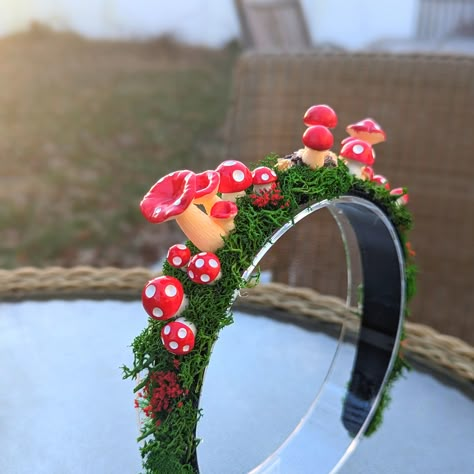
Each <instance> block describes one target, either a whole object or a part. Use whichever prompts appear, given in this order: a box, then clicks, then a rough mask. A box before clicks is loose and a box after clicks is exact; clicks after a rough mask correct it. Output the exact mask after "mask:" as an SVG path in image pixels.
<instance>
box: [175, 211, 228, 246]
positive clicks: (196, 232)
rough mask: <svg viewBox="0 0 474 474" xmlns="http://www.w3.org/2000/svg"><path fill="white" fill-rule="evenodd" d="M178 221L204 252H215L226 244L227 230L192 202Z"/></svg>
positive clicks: (187, 235)
mask: <svg viewBox="0 0 474 474" xmlns="http://www.w3.org/2000/svg"><path fill="white" fill-rule="evenodd" d="M176 222H177V224H178V225H179V227H180V228H181V230H182V231H183V232H184V234H185V235H186V237H187V238H188V239H189V240H190V241H191V242H192V243H193V244H194V245H195V246H196V247H197V248H198V249H199V250H201V251H202V252H215V251H216V250H217V249H220V248H221V247H223V246H224V241H223V240H222V237H225V236H226V235H227V232H226V231H225V230H224V229H223V228H222V227H220V226H218V225H217V224H216V223H215V222H213V220H212V219H211V218H210V217H209V216H208V215H207V214H205V213H204V212H202V211H201V210H200V209H199V208H198V207H196V206H195V205H194V204H191V205H190V206H189V207H188V208H187V209H186V210H185V211H184V212H183V213H182V214H181V215H179V216H178V217H176Z"/></svg>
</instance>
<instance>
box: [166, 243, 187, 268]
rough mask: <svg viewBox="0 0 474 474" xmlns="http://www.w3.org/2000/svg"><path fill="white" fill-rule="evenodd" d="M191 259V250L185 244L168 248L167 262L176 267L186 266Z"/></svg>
mask: <svg viewBox="0 0 474 474" xmlns="http://www.w3.org/2000/svg"><path fill="white" fill-rule="evenodd" d="M190 259H191V250H189V249H188V247H186V245H183V244H176V245H173V246H171V247H170V248H169V249H168V254H167V255H166V260H167V262H168V263H169V264H170V265H171V266H172V267H174V268H184V267H185V266H186V265H187V264H188V262H189V260H190Z"/></svg>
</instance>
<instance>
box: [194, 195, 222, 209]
mask: <svg viewBox="0 0 474 474" xmlns="http://www.w3.org/2000/svg"><path fill="white" fill-rule="evenodd" d="M219 201H222V199H221V198H220V197H219V196H218V195H217V194H215V195H214V196H211V197H210V198H209V199H203V200H202V201H201V202H200V203H199V204H202V205H203V206H204V209H206V212H207V214H210V213H211V209H212V206H213V205H214V204H215V203H216V202H219Z"/></svg>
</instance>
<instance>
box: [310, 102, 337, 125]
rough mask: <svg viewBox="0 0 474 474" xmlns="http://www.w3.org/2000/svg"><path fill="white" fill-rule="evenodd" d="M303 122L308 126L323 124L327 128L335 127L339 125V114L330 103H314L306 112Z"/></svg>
mask: <svg viewBox="0 0 474 474" xmlns="http://www.w3.org/2000/svg"><path fill="white" fill-rule="evenodd" d="M303 122H304V124H305V125H306V126H307V127H311V126H312V125H322V126H324V127H327V128H335V127H336V125H337V115H336V112H334V110H333V109H332V108H331V107H329V105H325V104H318V105H313V106H312V107H310V108H309V109H308V110H307V111H306V113H305V114H304V117H303Z"/></svg>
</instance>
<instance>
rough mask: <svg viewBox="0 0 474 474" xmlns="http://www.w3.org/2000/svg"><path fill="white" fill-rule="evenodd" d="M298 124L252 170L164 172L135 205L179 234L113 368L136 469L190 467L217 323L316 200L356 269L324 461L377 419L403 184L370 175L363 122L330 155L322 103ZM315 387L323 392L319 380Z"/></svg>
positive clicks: (402, 290)
mask: <svg viewBox="0 0 474 474" xmlns="http://www.w3.org/2000/svg"><path fill="white" fill-rule="evenodd" d="M304 123H305V125H306V126H307V128H306V130H305V132H304V134H303V144H304V148H302V149H300V150H298V151H295V152H294V153H292V154H290V155H287V156H285V157H278V156H276V155H269V156H267V157H266V158H264V159H263V160H262V161H261V162H259V163H258V164H257V166H256V167H254V169H253V170H252V171H251V170H250V169H248V168H247V166H245V165H244V164H243V163H241V162H239V161H236V160H227V161H224V162H223V163H221V164H220V165H219V166H218V167H217V168H216V170H209V171H204V172H202V173H198V174H196V173H194V172H192V171H188V170H181V171H175V172H174V173H170V174H169V175H167V176H165V177H163V178H161V179H160V180H159V181H158V182H157V183H156V184H155V185H153V187H152V188H151V189H150V191H149V192H148V193H147V194H146V195H145V197H144V198H143V200H142V202H141V204H140V208H141V211H142V213H143V215H144V216H145V217H146V218H147V219H148V220H149V221H150V222H153V223H157V224H159V223H161V222H165V221H168V220H171V219H174V220H176V222H177V224H178V225H179V226H180V227H181V229H182V230H183V232H184V233H185V234H186V236H187V237H188V239H189V240H188V241H187V243H186V245H181V244H176V245H173V246H172V247H171V248H170V249H169V251H168V255H167V259H166V262H165V263H164V265H163V276H160V277H158V278H155V279H153V280H151V281H149V282H148V283H147V284H146V286H145V288H144V289H143V293H142V301H143V306H144V308H145V310H146V312H147V313H148V315H149V316H150V319H149V324H148V326H147V327H146V328H145V330H144V331H143V332H142V333H141V334H140V335H139V336H138V337H137V338H136V339H135V341H134V343H133V350H134V356H135V357H134V364H133V366H132V367H131V368H127V367H126V368H124V374H125V376H126V377H132V378H134V379H137V380H138V384H137V386H136V389H135V392H136V394H137V398H136V402H135V403H136V407H137V408H138V409H139V410H140V412H141V415H142V416H141V419H142V423H141V435H140V437H139V441H144V443H143V445H142V447H141V454H142V457H143V465H144V468H145V471H146V472H148V473H153V474H155V473H160V474H162V473H173V474H177V473H190V472H198V471H199V469H198V462H197V455H196V447H197V444H198V440H197V439H196V436H195V433H196V425H197V422H198V419H199V418H200V416H201V410H200V409H199V397H200V392H201V388H202V383H203V376H204V371H205V369H206V366H207V365H208V362H209V358H210V356H211V351H212V347H213V345H214V342H215V341H216V339H217V337H218V334H219V331H220V330H221V329H222V328H223V327H224V326H226V325H228V324H231V323H232V314H231V312H230V308H231V306H232V303H233V301H234V299H235V296H236V294H237V293H238V290H239V289H241V288H243V287H245V286H246V285H247V284H248V282H247V280H248V278H249V276H250V274H251V270H252V269H254V267H255V266H256V265H257V264H258V260H259V258H261V256H262V254H263V253H264V252H266V251H267V250H268V248H269V247H271V245H272V243H273V242H274V241H275V240H276V239H277V238H278V237H279V236H281V235H282V234H283V233H284V232H285V230H286V229H288V228H290V227H291V226H293V225H297V222H298V221H299V220H301V219H302V218H303V217H304V216H306V215H310V214H311V213H312V212H315V211H317V210H318V209H320V208H322V207H329V209H330V210H331V211H334V212H332V213H333V215H334V216H335V218H336V219H338V217H337V216H338V215H340V216H341V218H344V219H345V220H346V222H347V223H349V225H350V226H351V227H352V230H353V232H354V234H355V236H356V238H357V244H358V247H359V249H360V258H361V264H362V268H363V288H362V289H361V291H362V295H361V302H362V305H361V314H360V317H361V329H360V333H359V337H358V342H357V350H356V356H355V360H354V364H353V368H352V374H351V376H350V380H346V381H345V384H344V387H345V388H344V390H345V394H342V396H341V397H333V398H334V406H337V407H338V410H339V414H338V415H337V418H335V419H334V420H333V423H335V424H338V425H339V426H342V427H343V429H344V430H345V431H344V432H345V433H346V437H347V440H346V442H345V444H344V443H343V445H344V447H343V448H340V449H339V451H338V450H333V451H334V452H335V454H334V457H333V459H329V460H326V461H327V462H328V463H329V464H328V466H329V465H332V467H334V466H335V465H336V464H337V463H338V462H339V459H340V458H341V457H342V456H344V452H345V451H346V450H348V449H349V447H350V444H351V443H352V442H353V441H352V439H353V438H357V437H358V436H360V434H362V433H365V434H370V433H372V432H374V431H375V429H376V428H377V426H378V425H379V424H380V422H381V416H382V410H383V407H384V406H386V404H387V402H388V399H389V396H388V392H387V390H388V387H389V386H390V385H391V383H392V382H393V380H395V379H396V378H397V377H398V376H399V375H400V373H401V371H402V369H403V367H404V365H405V364H404V362H403V360H402V359H401V358H400V356H399V353H398V347H399V344H398V343H399V340H400V337H401V333H402V331H401V326H402V321H403V316H404V314H405V300H406V299H408V298H410V297H411V296H412V294H413V291H414V275H415V271H414V265H413V262H412V256H413V251H412V250H411V248H410V246H409V243H408V242H407V233H408V231H409V230H410V228H411V222H412V220H411V216H410V214H409V212H408V211H407V209H406V207H405V204H406V203H407V200H408V195H407V194H406V190H405V189H404V188H396V189H392V190H390V186H389V184H388V182H387V180H386V178H384V177H383V176H381V175H377V174H374V170H373V165H374V162H375V155H374V152H373V150H372V145H374V144H376V143H378V142H381V141H383V140H385V133H384V132H383V130H382V129H381V127H380V126H379V125H378V124H377V123H376V122H374V121H373V120H372V119H365V120H361V121H360V122H358V123H356V124H353V125H349V126H348V127H347V129H346V130H347V132H348V134H349V135H350V136H349V137H348V138H346V139H345V140H344V141H343V142H342V147H341V149H340V152H339V154H338V155H336V154H335V153H333V152H332V151H330V149H331V147H332V146H333V136H332V134H331V132H330V131H329V128H333V127H335V126H336V124H337V117H336V114H335V113H334V111H333V110H332V109H331V108H330V107H328V106H326V105H316V106H313V107H311V108H309V109H308V111H307V112H306V114H305V115H304ZM343 227H344V226H341V229H343ZM341 232H344V230H341ZM343 237H344V236H343ZM262 249H264V250H262ZM253 283H254V282H253ZM346 384H347V385H346ZM322 394H325V395H326V396H329V391H326V392H324V387H323V388H322V390H321V392H320V395H319V397H320V398H321V396H322ZM336 398H337V399H336ZM310 411H311V413H308V417H313V418H314V419H315V420H316V421H318V416H319V415H318V414H319V412H318V409H317V405H316V408H315V407H313V408H312V409H311V410H310ZM204 415H205V414H204ZM321 429H324V428H321ZM328 439H329V438H328ZM320 451H321V450H320ZM322 451H324V450H322ZM326 451H327V450H326ZM278 453H279V452H277V454H275V456H279V455H280V454H281V453H280V454H278ZM284 459H285V463H286V464H285V466H286V467H285V469H286V470H285V469H284V470H282V471H281V472H292V470H291V463H293V462H295V463H296V462H297V460H295V459H292V458H291V456H284ZM326 461H325V462H326ZM314 462H322V460H318V459H315V460H314Z"/></svg>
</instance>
